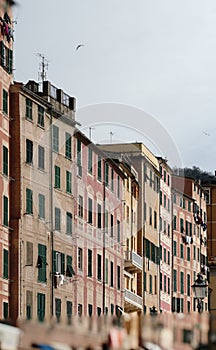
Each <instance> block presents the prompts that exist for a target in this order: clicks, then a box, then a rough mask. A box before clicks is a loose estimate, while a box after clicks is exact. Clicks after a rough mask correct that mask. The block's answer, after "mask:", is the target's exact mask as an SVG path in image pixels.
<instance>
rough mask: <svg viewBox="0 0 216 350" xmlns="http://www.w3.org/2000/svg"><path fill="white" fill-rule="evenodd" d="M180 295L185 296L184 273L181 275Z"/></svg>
mask: <svg viewBox="0 0 216 350" xmlns="http://www.w3.org/2000/svg"><path fill="white" fill-rule="evenodd" d="M180 285H181V287H180V293H181V294H184V272H181V273H180Z"/></svg>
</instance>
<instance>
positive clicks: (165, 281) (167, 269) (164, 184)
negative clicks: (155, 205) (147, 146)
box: [158, 158, 173, 312]
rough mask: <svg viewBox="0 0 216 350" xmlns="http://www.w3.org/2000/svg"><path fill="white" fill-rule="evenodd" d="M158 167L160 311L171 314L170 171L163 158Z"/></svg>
mask: <svg viewBox="0 0 216 350" xmlns="http://www.w3.org/2000/svg"><path fill="white" fill-rule="evenodd" d="M158 162H159V167H160V174H161V179H160V310H161V311H162V312H171V305H172V303H171V295H172V253H173V252H172V193H171V187H172V170H171V168H170V167H169V165H168V164H167V161H166V160H165V159H163V158H158Z"/></svg>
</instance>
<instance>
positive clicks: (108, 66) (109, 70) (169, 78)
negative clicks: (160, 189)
mask: <svg viewBox="0 0 216 350" xmlns="http://www.w3.org/2000/svg"><path fill="white" fill-rule="evenodd" d="M17 1H19V3H20V6H18V7H16V8H14V19H15V20H16V21H17V24H15V33H14V36H15V42H14V45H15V67H14V68H15V71H14V79H15V80H16V81H22V82H24V83H26V82H27V81H28V80H29V79H34V80H36V81H37V80H38V70H39V63H40V58H39V56H37V53H41V54H44V55H45V57H46V58H47V60H48V62H49V65H48V71H47V79H48V80H50V81H51V82H52V83H53V84H54V85H55V86H57V87H59V88H62V89H63V90H64V91H65V92H66V93H68V94H69V95H72V96H75V97H76V98H77V110H78V111H77V120H78V121H79V122H80V123H81V128H82V130H83V131H84V132H86V134H87V135H90V133H91V137H92V140H93V141H94V142H95V143H101V142H102V141H104V142H109V141H112V142H126V141H129V142H133V141H140V142H144V143H147V146H148V147H149V148H150V149H152V151H153V152H154V153H157V155H159V153H161V155H162V156H164V157H165V156H166V157H167V158H168V160H169V159H172V164H171V165H175V161H174V160H173V154H172V153H173V150H174V153H175V154H176V159H177V158H178V161H176V163H178V164H177V165H183V166H193V165H196V166H199V167H200V168H201V169H203V170H207V171H211V172H213V171H214V170H215V169H216V122H215V120H216V118H215V115H216V1H215V0H207V1H204V0H163V1H161V0H109V1H108V0H76V1H75V0H64V1H63V0H62V1H60V0H59V1H57V0H45V1H44V0H37V1H33V0H17ZM78 44H83V45H84V46H82V47H80V49H79V50H76V49H75V48H76V46H77V45H78ZM89 127H91V128H92V129H89ZM90 130H91V132H90ZM111 133H113V134H111ZM174 158H175V156H174ZM179 160H180V161H179Z"/></svg>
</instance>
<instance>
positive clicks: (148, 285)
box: [100, 143, 161, 313]
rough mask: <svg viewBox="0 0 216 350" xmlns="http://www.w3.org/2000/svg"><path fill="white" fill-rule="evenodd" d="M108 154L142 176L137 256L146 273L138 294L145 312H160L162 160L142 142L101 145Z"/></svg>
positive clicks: (138, 277)
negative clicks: (123, 159) (123, 160)
mask: <svg viewBox="0 0 216 350" xmlns="http://www.w3.org/2000/svg"><path fill="white" fill-rule="evenodd" d="M100 148H101V149H102V150H103V151H105V152H115V153H116V154H119V155H121V154H125V155H126V156H127V157H129V158H130V160H131V163H132V165H133V166H134V168H135V170H136V171H137V173H138V183H139V201H138V222H137V253H138V255H139V256H141V257H142V259H143V260H142V262H143V270H142V271H140V272H139V273H138V274H137V279H138V283H137V293H138V295H139V296H142V311H143V312H144V313H149V312H151V309H152V307H154V308H156V310H159V308H160V292H159V284H160V283H159V276H160V274H159V264H160V235H159V212H160V202H159V189H160V176H161V175H160V172H159V163H158V159H157V158H156V157H155V156H154V155H153V153H152V152H151V151H150V150H149V149H148V148H147V147H146V146H145V145H143V144H142V143H131V144H130V143H126V144H125V143H124V144H110V145H100Z"/></svg>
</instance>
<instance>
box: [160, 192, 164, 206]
mask: <svg viewBox="0 0 216 350" xmlns="http://www.w3.org/2000/svg"><path fill="white" fill-rule="evenodd" d="M162 203H163V194H162V191H160V205H162Z"/></svg>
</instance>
